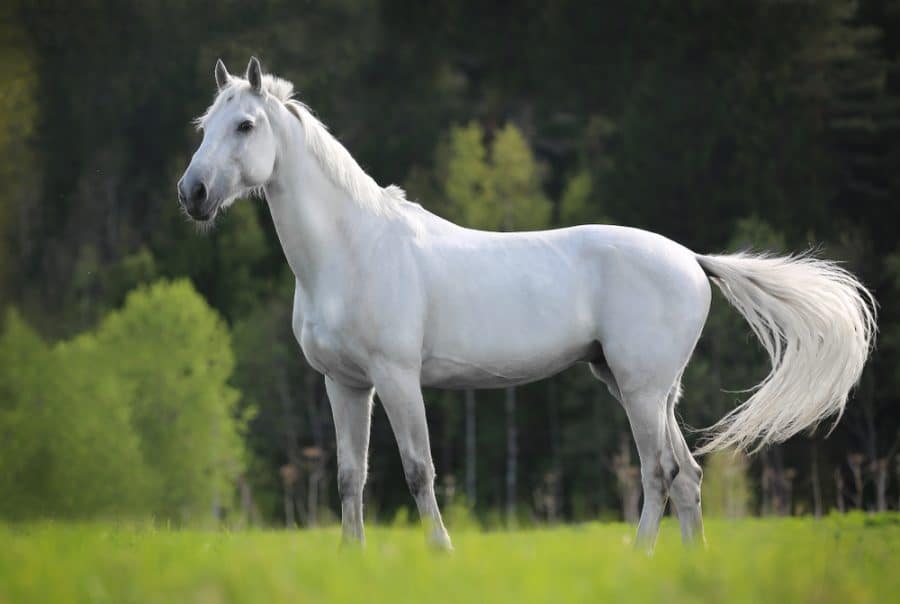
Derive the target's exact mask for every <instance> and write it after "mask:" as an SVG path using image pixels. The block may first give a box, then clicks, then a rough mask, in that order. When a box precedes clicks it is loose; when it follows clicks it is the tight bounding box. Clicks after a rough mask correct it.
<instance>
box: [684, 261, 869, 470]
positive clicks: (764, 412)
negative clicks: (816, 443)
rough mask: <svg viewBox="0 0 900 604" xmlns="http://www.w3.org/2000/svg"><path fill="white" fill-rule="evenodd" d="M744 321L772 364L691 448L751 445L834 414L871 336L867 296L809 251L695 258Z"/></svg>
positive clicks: (840, 408)
mask: <svg viewBox="0 0 900 604" xmlns="http://www.w3.org/2000/svg"><path fill="white" fill-rule="evenodd" d="M697 262H699V263H700V266H701V267H703V269H704V270H705V271H706V272H707V274H708V275H710V277H711V278H712V280H713V281H714V282H715V283H716V285H718V286H719V289H721V290H722V293H723V294H725V297H726V298H727V299H728V301H729V302H731V304H732V305H734V306H735V307H736V308H737V309H738V311H739V312H740V313H741V314H742V315H743V316H744V318H745V319H747V322H748V323H750V327H751V328H753V331H754V333H756V335H757V337H758V338H759V340H760V342H762V345H763V347H764V348H765V349H766V352H768V353H769V358H770V359H771V361H772V370H771V371H770V372H769V375H768V376H766V378H765V379H764V380H763V381H762V383H760V384H759V385H758V386H756V387H755V388H754V389H753V394H752V396H750V398H748V399H747V400H746V401H744V402H743V403H741V404H740V405H739V406H738V407H737V408H735V409H734V410H733V411H731V412H730V413H729V414H728V415H726V416H725V417H724V418H722V419H721V420H719V421H718V422H717V423H716V424H714V425H713V426H711V427H710V428H709V430H710V437H709V439H708V440H707V441H706V442H705V443H704V444H703V446H702V447H700V449H699V450H698V451H697V453H698V454H703V453H709V452H711V451H716V450H719V449H723V448H725V447H738V448H741V449H754V450H755V449H758V448H759V447H762V446H764V445H768V444H772V443H776V442H781V441H783V440H785V439H787V438H789V437H791V436H793V435H794V434H796V433H798V432H800V431H801V430H803V429H805V428H807V427H810V426H815V425H817V424H818V423H819V422H821V421H822V420H824V419H826V418H828V417H831V416H836V418H835V420H837V419H840V416H841V414H842V413H843V412H844V406H845V405H846V403H847V396H848V394H849V393H850V390H851V389H852V388H853V386H854V385H855V384H856V382H857V381H859V378H860V375H861V374H862V370H863V365H864V364H865V361H866V358H867V357H868V355H869V351H870V349H871V348H872V344H873V339H874V337H875V331H876V324H875V301H874V299H873V297H872V295H871V294H870V293H869V291H868V290H866V289H865V287H863V286H862V284H860V282H859V281H857V279H856V278H855V277H854V276H853V275H851V274H850V273H849V272H847V271H846V270H844V269H843V268H841V267H839V266H838V265H837V264H835V263H833V262H828V261H825V260H818V259H816V258H812V257H809V256H799V257H796V256H794V257H770V256H757V255H751V254H734V255H726V256H699V255H698V256H697Z"/></svg>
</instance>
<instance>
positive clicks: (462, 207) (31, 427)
mask: <svg viewBox="0 0 900 604" xmlns="http://www.w3.org/2000/svg"><path fill="white" fill-rule="evenodd" d="M0 16H2V19H0V49H2V50H0V72H2V74H3V76H4V82H5V84H4V87H3V91H2V93H0V106H2V111H0V149H2V154H0V157H2V158H3V161H2V162H0V180H2V182H3V183H4V186H3V187H2V188H0V198H2V199H0V307H6V308H7V309H9V310H7V311H6V314H5V317H6V318H5V321H4V324H3V327H2V334H3V335H2V339H0V342H2V346H0V355H2V356H3V361H4V362H3V364H2V367H0V433H2V434H3V435H4V436H3V438H2V439H0V469H2V470H3V471H2V472H0V493H2V494H3V496H2V497H0V500H2V502H0V514H2V515H4V516H9V517H20V516H28V515H60V516H67V517H73V516H74V517H82V516H85V515H87V516H91V515H103V514H116V513H136V514H137V513H140V514H153V515H157V516H160V517H172V518H180V519H184V520H190V519H192V518H196V517H201V516H203V517H211V516H210V513H213V514H214V515H216V516H219V517H226V516H227V515H228V514H230V513H232V512H236V513H238V514H239V515H241V516H242V517H245V518H249V519H252V520H253V521H257V522H265V523H274V524H282V523H286V524H288V525H294V524H304V525H310V524H316V523H321V522H326V521H328V520H329V518H330V517H332V516H333V515H334V514H335V511H336V510H337V509H339V506H338V505H337V502H336V492H335V487H334V484H333V483H334V474H335V466H334V435H333V427H332V425H331V416H330V410H329V408H328V403H327V400H326V397H325V393H324V387H323V385H322V383H321V378H320V376H318V375H317V374H315V372H313V371H312V370H310V369H309V368H308V367H307V366H306V365H305V362H304V361H303V360H302V356H301V354H300V351H299V348H298V346H297V344H296V343H295V342H294V340H293V336H292V334H291V330H290V309H291V295H292V291H293V281H292V276H291V275H290V273H289V270H288V268H287V266H286V264H285V262H284V259H283V256H282V254H281V251H280V248H279V246H278V241H277V238H276V237H275V234H274V232H273V230H272V226H271V220H270V218H269V217H268V211H267V208H266V206H265V204H264V203H260V202H258V201H254V200H248V201H242V202H239V203H238V204H236V205H235V207H234V208H233V209H232V210H231V211H230V212H229V213H228V214H227V215H226V216H225V217H223V219H222V220H221V221H220V223H219V224H218V226H217V229H216V230H215V231H213V232H212V233H209V234H207V235H203V236H200V235H198V234H197V233H195V232H194V231H193V229H192V227H191V226H190V225H188V224H187V223H186V221H185V220H184V219H183V217H182V216H181V215H180V213H179V210H178V208H177V204H176V201H175V194H174V183H175V182H176V180H177V177H178V175H179V174H180V172H181V171H182V170H183V169H184V166H185V165H186V164H187V161H188V159H189V154H190V152H191V151H192V150H193V148H194V147H195V146H196V144H197V134H196V133H194V132H193V131H192V129H191V126H190V119H191V117H193V116H194V115H196V114H198V113H200V112H201V111H202V110H203V109H204V108H205V107H206V105H207V104H208V102H209V101H210V99H211V95H212V93H213V91H214V84H213V80H212V66H213V64H214V63H215V59H216V58H217V57H222V58H223V59H224V60H225V62H226V63H228V64H229V66H233V69H234V70H237V67H238V66H240V65H243V64H244V63H245V62H246V60H247V57H249V56H250V55H251V54H255V55H257V56H260V57H262V58H263V60H264V65H265V66H266V67H267V68H270V69H272V70H273V71H274V72H276V73H278V74H279V75H282V76H284V77H287V78H288V79H291V80H292V81H293V82H294V83H295V84H296V86H297V89H298V90H299V91H300V98H301V99H302V100H304V101H305V102H307V103H308V104H309V105H310V106H311V107H313V108H314V109H315V110H316V111H317V112H318V114H319V116H320V117H321V118H322V119H323V121H324V122H325V123H327V124H329V125H330V126H331V127H332V130H333V132H334V133H335V134H336V136H338V138H339V139H340V140H341V141H342V142H344V144H345V145H346V146H347V147H348V149H349V150H350V151H351V153H352V154H353V155H354V156H355V157H356V158H357V159H358V160H359V161H360V163H361V165H362V166H363V167H364V168H365V169H366V170H367V171H369V172H370V173H371V174H372V175H373V176H374V177H375V178H376V180H377V181H378V182H379V183H381V184H389V183H392V182H397V183H398V184H401V185H403V186H404V187H405V188H406V189H407V191H408V194H409V197H410V198H411V199H414V200H416V201H419V202H420V203H422V204H423V205H424V206H425V207H426V208H428V209H430V210H432V211H434V212H436V213H438V214H440V215H442V216H445V217H447V218H449V219H451V220H454V221H457V222H460V223H462V224H466V225H468V226H472V227H476V228H488V229H496V230H523V229H535V228H553V227H559V226H566V225H571V224H579V223H585V222H609V223H616V224H626V225H630V226H636V227H640V228H646V229H650V230H653V231H657V232H660V233H662V234H664V235H666V236H669V237H671V238H673V239H675V240H677V241H679V242H681V243H683V244H685V245H687V246H688V247H691V248H692V249H696V250H698V251H701V252H717V251H726V250H737V249H746V248H754V249H765V250H772V251H779V252H785V253H786V252H790V251H794V250H796V251H801V250H804V249H807V248H809V247H811V246H813V247H817V248H820V249H821V253H822V254H823V255H826V256H828V257H831V258H836V259H840V260H842V261H844V262H846V265H847V266H848V268H850V269H851V270H853V271H854V272H856V273H857V274H859V275H860V277H861V278H862V279H863V281H864V282H865V283H866V284H867V285H869V286H870V287H871V288H872V290H873V291H874V293H875V296H876V298H877V299H878V301H879V303H880V321H879V325H880V336H879V344H878V348H877V350H876V352H875V355H874V357H873V360H872V362H871V363H870V365H869V367H868V369H867V371H866V374H865V376H864V378H863V380H862V383H861V384H860V386H859V387H858V388H857V390H856V392H855V394H854V396H853V399H852V400H851V401H850V403H849V406H848V410H847V413H846V414H845V417H844V418H842V420H841V422H840V423H839V424H838V426H837V427H836V428H835V430H834V431H833V432H832V434H831V436H830V437H829V438H827V439H826V438H825V437H824V436H825V435H824V433H825V432H826V431H827V430H823V429H820V430H819V431H818V432H817V433H815V434H812V435H804V436H799V437H796V438H794V439H792V440H791V441H789V442H787V443H785V444H783V445H779V446H776V447H771V448H769V449H766V450H765V451H763V452H761V453H760V454H758V455H756V456H754V457H752V458H750V459H744V458H740V457H735V458H730V457H729V458H716V459H715V460H710V461H709V464H708V467H707V482H708V483H710V485H711V486H710V487H709V488H708V489H707V493H708V495H707V501H706V503H707V507H718V508H719V509H722V510H725V511H726V513H731V514H737V513H745V512H747V511H749V512H757V513H773V514H791V513H816V514H822V513H826V512H828V511H829V510H833V509H837V510H845V509H850V508H864V509H887V508H896V507H898V505H900V501H898V497H900V494H898V493H900V491H898V483H900V459H898V457H897V454H898V447H900V434H898V424H900V421H898V419H900V415H898V413H900V412H898V410H897V409H898V406H897V404H896V401H897V392H898V387H900V356H898V352H900V351H898V346H900V317H898V315H897V311H896V310H895V309H896V308H897V306H898V305H897V304H896V303H895V301H896V300H897V298H898V293H900V292H898V288H900V248H898V245H897V239H896V235H895V233H894V229H895V225H896V224H897V223H898V219H900V215H898V210H897V204H896V203H895V201H896V199H897V197H898V191H900V180H898V177H897V174H898V171H897V170H896V166H897V165H898V158H900V145H898V141H900V137H898V136H897V134H898V132H897V131H898V125H900V100H898V99H900V97H898V73H900V72H898V69H897V66H898V63H897V54H898V49H900V36H898V31H900V3H898V2H896V1H889V0H877V1H876V0H866V1H860V2H847V1H845V0H822V1H819V2H806V1H801V0H797V1H790V0H789V1H779V2H776V1H766V0H752V1H751V0H742V1H740V2H734V3H720V2H713V1H708V2H694V3H689V4H685V3H683V2H674V1H666V0H656V1H650V0H642V1H639V2H629V3H597V2H582V1H574V0H572V1H564V2H549V1H547V2H543V1H541V2H534V3H529V6H528V8H527V9H526V8H504V9H500V8H498V7H496V6H494V5H492V4H484V3H475V2H449V1H448V2H443V1H439V2H430V3H426V4H422V3H416V2H408V1H405V0H378V1H374V0H373V1H358V2H357V1H351V0H342V1H340V2H327V3H326V2H322V3H319V2H312V3H308V5H304V7H303V8H302V9H300V8H297V7H296V6H295V4H294V3H290V2H286V1H283V0H264V1H263V2H258V3H254V4H253V6H252V7H251V6H249V5H243V4H240V3H238V4H234V5H224V6H219V7H217V8H216V10H215V11H210V10H208V7H207V6H205V4H204V3H192V2H187V1H168V2H163V1H161V0H160V1H151V2H145V3H140V4H137V3H134V4H131V3H121V2H113V1H110V0H88V1H86V2H82V3H80V5H79V6H78V7H77V10H76V8H74V7H67V6H65V5H64V4H60V3H56V2H49V1H44V0H35V1H32V2H13V3H10V4H8V5H6V6H5V7H3V8H0ZM766 371H767V366H766V362H765V356H764V355H763V353H762V351H760V350H759V349H758V346H757V345H756V343H755V342H754V340H753V339H752V335H751V334H749V332H748V329H747V327H746V326H745V325H744V324H743V322H742V321H741V319H740V317H739V316H738V315H737V314H736V313H734V312H733V310H732V309H730V308H729V307H728V306H727V304H725V303H724V301H723V300H721V299H719V298H718V294H716V299H715V300H714V302H713V307H712V310H711V315H710V320H709V323H708V325H707V327H706V329H705V330H704V335H703V336H702V338H701V341H700V344H699V346H698V350H697V352H696V354H695V356H694V358H693V360H692V362H691V364H690V366H689V368H688V371H687V373H686V374H685V377H684V387H685V397H684V399H683V401H682V402H681V403H680V406H679V414H680V416H681V418H682V420H683V421H684V423H686V424H687V425H688V426H691V427H696V428H699V427H702V426H706V425H710V424H711V423H713V422H714V421H715V420H717V419H718V418H720V417H721V416H722V415H724V414H725V413H726V412H727V411H728V410H729V409H731V408H732V407H733V406H734V404H736V402H737V401H738V400H739V399H740V394H736V393H735V391H737V390H740V389H741V388H747V387H750V386H752V385H753V384H755V383H757V382H758V381H759V379H760V378H761V377H762V376H764V375H765V373H766ZM426 400H427V410H428V414H429V423H430V424H431V427H432V435H433V437H432V446H433V448H434V459H435V463H436V466H437V472H438V482H439V487H440V492H441V496H442V497H444V499H445V500H446V501H447V502H457V503H459V504H460V506H462V507H467V508H469V509H471V510H473V511H474V513H475V514H476V515H477V516H478V517H480V518H481V520H482V521H483V522H488V523H498V524H499V523H513V522H518V523H523V522H532V521H557V520H563V519H576V520H577V519H587V518H596V517H625V518H630V517H631V515H632V514H634V513H635V510H636V509H637V504H638V501H639V499H638V498H639V484H640V481H639V478H638V477H637V476H636V474H635V471H636V455H635V454H634V452H633V450H632V448H631V447H632V445H631V439H630V436H629V435H628V426H627V422H626V419H625V416H624V413H623V411H622V410H621V409H620V408H619V407H618V405H617V403H615V402H614V401H613V400H612V399H611V398H610V397H608V396H607V395H606V393H605V392H604V391H603V389H602V388H601V387H600V385H599V384H598V383H597V382H596V380H594V379H593V378H592V377H591V376H590V375H589V372H588V370H587V369H586V368H574V369H572V370H570V371H568V372H566V373H565V374H562V375H560V376H557V377H555V378H552V379H550V380H546V381H544V382H540V383H537V384H531V385H528V386H524V387H519V388H515V389H507V390H505V391H499V392H498V391H479V392H460V393H458V392H442V391H429V392H426ZM375 413H376V417H375V421H374V422H373V435H372V452H371V470H370V482H369V485H368V487H367V492H366V503H367V509H368V513H370V514H371V515H373V516H374V517H375V518H376V519H391V518H393V517H394V516H395V515H396V514H397V513H398V510H400V513H404V512H403V510H405V509H406V508H407V507H408V506H409V505H410V502H409V498H408V495H407V492H406V488H405V486H404V484H403V478H402V476H403V473H402V469H401V466H400V461H399V456H398V455H397V453H396V447H395V445H394V443H393V438H392V435H391V433H390V429H389V426H388V423H387V421H386V418H385V417H384V415H383V413H382V412H381V410H380V409H379V408H377V407H376V411H375ZM696 437H697V435H696V433H693V432H692V433H690V434H688V438H689V442H695V441H696ZM710 474H712V476H710ZM713 493H718V495H713ZM717 500H718V501H719V503H715V501H717ZM741 510H743V512H741Z"/></svg>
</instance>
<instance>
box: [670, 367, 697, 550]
mask: <svg viewBox="0 0 900 604" xmlns="http://www.w3.org/2000/svg"><path fill="white" fill-rule="evenodd" d="M680 393H681V388H680V380H679V383H676V385H675V387H674V388H672V391H671V392H670V393H669V397H668V401H667V408H666V416H667V428H668V431H669V439H670V440H671V442H672V446H673V447H674V450H675V458H676V460H677V461H678V465H679V467H680V468H681V471H680V472H678V475H677V476H676V477H675V480H674V481H672V486H671V488H670V489H669V494H670V496H671V497H672V505H673V506H674V508H675V513H676V514H677V515H678V522H679V524H680V525H681V539H682V541H683V542H684V543H686V544H693V543H702V544H705V543H706V538H705V537H704V534H703V515H702V512H701V508H700V483H701V481H702V480H703V470H702V469H701V468H700V464H698V463H697V461H696V460H695V459H694V456H693V455H691V449H690V447H688V445H687V442H686V441H685V440H684V434H682V432H681V428H679V427H678V422H677V421H676V419H675V404H676V402H677V401H678V397H679V395H680Z"/></svg>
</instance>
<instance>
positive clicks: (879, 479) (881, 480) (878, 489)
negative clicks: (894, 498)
mask: <svg viewBox="0 0 900 604" xmlns="http://www.w3.org/2000/svg"><path fill="white" fill-rule="evenodd" d="M889 465H890V464H889V463H888V460H887V458H882V459H879V460H878V461H876V462H875V496H876V499H875V502H876V503H875V505H876V508H875V509H876V510H877V511H879V512H886V511H887V509H888V504H887V484H888V467H889Z"/></svg>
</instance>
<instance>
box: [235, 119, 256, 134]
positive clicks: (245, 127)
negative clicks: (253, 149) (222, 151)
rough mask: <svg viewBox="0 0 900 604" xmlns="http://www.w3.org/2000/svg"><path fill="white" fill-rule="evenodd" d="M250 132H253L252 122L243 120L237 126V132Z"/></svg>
mask: <svg viewBox="0 0 900 604" xmlns="http://www.w3.org/2000/svg"><path fill="white" fill-rule="evenodd" d="M251 130H253V122H251V121H250V120H244V121H243V122H241V123H240V124H238V132H250V131H251Z"/></svg>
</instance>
